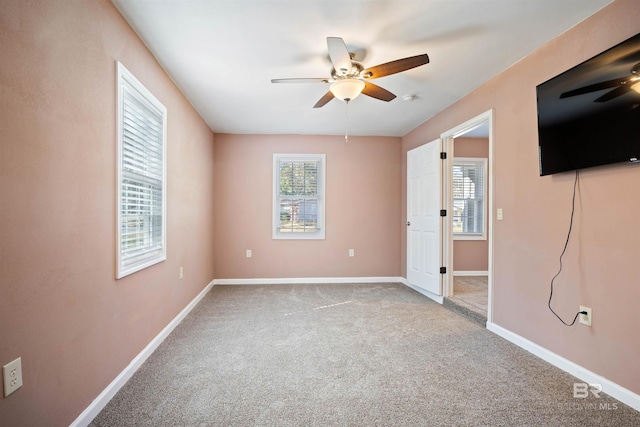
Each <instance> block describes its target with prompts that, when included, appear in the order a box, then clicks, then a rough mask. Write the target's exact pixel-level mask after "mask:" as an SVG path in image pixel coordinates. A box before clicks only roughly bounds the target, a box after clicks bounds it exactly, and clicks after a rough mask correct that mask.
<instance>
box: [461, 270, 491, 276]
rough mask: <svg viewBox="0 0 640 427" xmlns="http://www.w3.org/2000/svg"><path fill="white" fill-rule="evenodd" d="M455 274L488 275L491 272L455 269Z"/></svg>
mask: <svg viewBox="0 0 640 427" xmlns="http://www.w3.org/2000/svg"><path fill="white" fill-rule="evenodd" d="M453 275H454V276H488V275H489V272H488V271H467V270H464V271H454V272H453Z"/></svg>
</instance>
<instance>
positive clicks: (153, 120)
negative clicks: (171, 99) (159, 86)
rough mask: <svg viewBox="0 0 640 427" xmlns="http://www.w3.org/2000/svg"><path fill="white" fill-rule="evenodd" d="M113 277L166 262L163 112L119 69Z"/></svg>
mask: <svg viewBox="0 0 640 427" xmlns="http://www.w3.org/2000/svg"><path fill="white" fill-rule="evenodd" d="M118 83H119V85H118V87H119V100H118V104H119V111H118V120H119V135H118V137H119V144H118V148H119V150H118V163H119V165H118V166H119V167H118V250H117V253H118V278H120V277H123V276H125V275H127V274H131V273H133V272H135V271H138V270H140V269H142V268H145V267H148V266H150V265H152V264H155V263H157V262H160V261H163V260H164V259H166V247H165V241H166V240H165V206H166V200H165V152H166V150H165V139H166V108H165V107H164V106H163V105H162V104H161V103H160V102H159V101H158V100H157V99H156V98H155V97H153V95H151V93H149V92H148V91H147V90H146V89H145V88H144V87H143V86H142V85H141V84H140V82H138V81H137V80H136V79H135V78H134V77H133V76H132V75H131V73H129V72H128V71H127V70H126V69H125V68H124V66H122V64H118Z"/></svg>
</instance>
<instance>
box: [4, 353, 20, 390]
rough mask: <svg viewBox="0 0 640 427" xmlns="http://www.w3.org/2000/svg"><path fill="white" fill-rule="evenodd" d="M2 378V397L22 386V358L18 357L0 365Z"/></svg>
mask: <svg viewBox="0 0 640 427" xmlns="http://www.w3.org/2000/svg"><path fill="white" fill-rule="evenodd" d="M2 378H3V380H4V397H7V396H9V395H10V394H11V393H13V392H14V391H16V390H17V389H19V388H20V387H22V358H20V357H18V358H17V359H16V360H14V361H13V362H9V363H7V364H6V365H4V366H3V367H2Z"/></svg>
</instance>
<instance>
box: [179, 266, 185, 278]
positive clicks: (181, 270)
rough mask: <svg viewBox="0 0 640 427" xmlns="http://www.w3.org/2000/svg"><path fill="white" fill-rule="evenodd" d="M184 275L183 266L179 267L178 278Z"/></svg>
mask: <svg viewBox="0 0 640 427" xmlns="http://www.w3.org/2000/svg"><path fill="white" fill-rule="evenodd" d="M183 277H184V268H182V267H180V279H182V278H183Z"/></svg>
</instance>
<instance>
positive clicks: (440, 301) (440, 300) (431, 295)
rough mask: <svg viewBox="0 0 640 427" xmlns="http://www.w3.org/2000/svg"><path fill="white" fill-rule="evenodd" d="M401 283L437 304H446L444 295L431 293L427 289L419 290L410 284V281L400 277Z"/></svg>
mask: <svg viewBox="0 0 640 427" xmlns="http://www.w3.org/2000/svg"><path fill="white" fill-rule="evenodd" d="M400 283H402V284H403V285H406V286H408V287H410V288H411V289H413V290H414V291H416V292H418V293H420V294H422V295H424V296H425V297H427V298H430V299H432V300H434V301H435V302H437V303H438V304H443V303H444V297H443V296H442V295H436V294H434V293H433V292H429V291H427V290H425V289H422V288H419V287H417V286H415V285H412V284H411V283H409V281H408V280H407V279H405V278H404V277H400Z"/></svg>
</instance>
